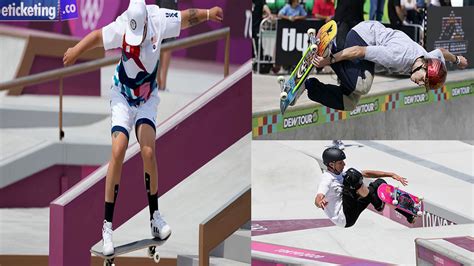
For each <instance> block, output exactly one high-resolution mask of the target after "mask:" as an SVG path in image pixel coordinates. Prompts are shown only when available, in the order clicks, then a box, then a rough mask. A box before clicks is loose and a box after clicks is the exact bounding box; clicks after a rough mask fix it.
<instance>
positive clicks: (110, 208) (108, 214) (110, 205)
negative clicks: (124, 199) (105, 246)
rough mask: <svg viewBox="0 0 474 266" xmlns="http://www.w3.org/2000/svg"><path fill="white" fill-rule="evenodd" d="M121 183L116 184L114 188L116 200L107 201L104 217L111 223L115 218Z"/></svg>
mask: <svg viewBox="0 0 474 266" xmlns="http://www.w3.org/2000/svg"><path fill="white" fill-rule="evenodd" d="M118 189H119V185H115V189H114V202H107V201H106V202H105V214H104V217H105V218H104V219H105V220H106V221H107V222H109V223H111V222H112V220H113V218H114V209H115V200H117V194H118Z"/></svg>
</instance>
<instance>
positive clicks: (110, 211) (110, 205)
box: [105, 202, 115, 223]
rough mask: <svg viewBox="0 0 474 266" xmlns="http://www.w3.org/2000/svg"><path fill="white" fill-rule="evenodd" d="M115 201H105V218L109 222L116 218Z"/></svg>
mask: <svg viewBox="0 0 474 266" xmlns="http://www.w3.org/2000/svg"><path fill="white" fill-rule="evenodd" d="M114 207H115V202H105V220H106V221H107V222H109V223H111V222H112V219H113V218H114Z"/></svg>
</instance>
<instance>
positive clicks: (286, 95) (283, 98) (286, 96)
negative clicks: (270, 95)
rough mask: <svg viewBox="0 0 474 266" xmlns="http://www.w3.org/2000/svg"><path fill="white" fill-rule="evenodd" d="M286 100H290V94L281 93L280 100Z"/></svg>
mask: <svg viewBox="0 0 474 266" xmlns="http://www.w3.org/2000/svg"><path fill="white" fill-rule="evenodd" d="M286 98H288V93H286V91H282V92H281V93H280V100H282V101H284V100H286Z"/></svg>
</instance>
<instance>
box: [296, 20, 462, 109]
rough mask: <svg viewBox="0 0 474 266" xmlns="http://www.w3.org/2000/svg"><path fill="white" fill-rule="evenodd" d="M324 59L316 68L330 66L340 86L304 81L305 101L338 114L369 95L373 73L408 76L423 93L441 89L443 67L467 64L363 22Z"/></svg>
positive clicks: (398, 33)
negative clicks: (340, 45) (381, 71)
mask: <svg viewBox="0 0 474 266" xmlns="http://www.w3.org/2000/svg"><path fill="white" fill-rule="evenodd" d="M331 51H332V54H330V55H329V56H328V57H326V58H323V57H315V58H314V59H313V64H314V65H315V66H316V67H319V68H321V67H324V66H326V65H329V64H330V65H331V67H332V69H333V70H334V72H335V73H336V75H337V77H338V78H339V80H340V85H334V84H324V83H322V82H320V81H319V80H318V79H316V78H309V79H307V80H306V81H305V84H304V85H305V88H303V89H307V90H308V98H310V99H311V100H313V101H315V102H319V103H321V104H323V105H325V106H327V107H330V108H334V109H338V110H346V111H350V110H353V109H354V108H355V107H356V105H357V103H358V101H359V99H360V97H361V96H362V95H365V94H367V93H368V92H369V90H370V88H371V86H372V81H373V78H374V72H376V71H379V70H383V69H385V70H388V71H389V72H394V73H400V74H410V79H411V80H412V81H413V82H415V83H416V84H418V85H420V86H424V87H425V88H426V89H427V90H429V89H438V88H441V87H442V86H443V84H444V82H445V81H446V74H447V71H446V63H445V61H449V62H452V63H454V64H456V65H457V66H458V68H460V69H463V68H465V67H466V66H467V64H468V62H467V60H466V58H464V57H463V56H456V55H453V54H452V53H450V52H449V51H448V50H446V49H443V48H439V49H435V50H433V51H431V52H429V53H428V52H427V51H426V50H425V49H424V48H423V47H421V46H420V45H419V44H418V43H416V42H414V41H412V40H411V39H410V37H408V36H407V35H406V34H405V33H403V32H401V31H398V30H393V29H390V28H386V27H385V26H384V25H382V24H381V23H380V22H378V21H363V22H361V23H359V24H357V25H356V26H355V27H354V28H353V29H352V30H350V31H349V33H348V34H347V37H346V42H345V47H344V49H338V48H337V47H335V45H333V47H332V49H331Z"/></svg>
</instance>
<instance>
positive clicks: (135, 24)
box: [130, 19, 137, 30]
mask: <svg viewBox="0 0 474 266" xmlns="http://www.w3.org/2000/svg"><path fill="white" fill-rule="evenodd" d="M130 28H132V30H135V29H136V28H137V22H136V21H135V20H134V19H132V20H130Z"/></svg>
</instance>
